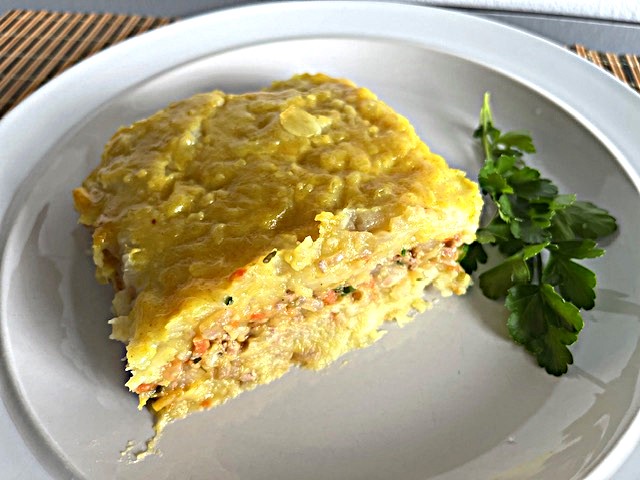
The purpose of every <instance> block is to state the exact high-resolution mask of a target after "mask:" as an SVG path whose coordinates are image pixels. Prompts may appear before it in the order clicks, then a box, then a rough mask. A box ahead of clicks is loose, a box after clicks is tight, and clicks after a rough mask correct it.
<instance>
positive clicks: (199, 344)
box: [193, 335, 211, 356]
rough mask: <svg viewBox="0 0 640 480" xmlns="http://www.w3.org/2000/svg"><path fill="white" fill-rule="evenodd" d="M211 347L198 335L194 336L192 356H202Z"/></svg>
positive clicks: (208, 342)
mask: <svg viewBox="0 0 640 480" xmlns="http://www.w3.org/2000/svg"><path fill="white" fill-rule="evenodd" d="M210 346H211V342H210V341H209V340H208V339H206V338H204V337H201V336H200V335H196V336H195V337H194V338H193V353H194V355H197V356H202V355H204V353H205V352H206V351H207V350H209V347H210Z"/></svg>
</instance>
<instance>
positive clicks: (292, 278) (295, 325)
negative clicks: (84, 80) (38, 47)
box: [73, 74, 481, 428]
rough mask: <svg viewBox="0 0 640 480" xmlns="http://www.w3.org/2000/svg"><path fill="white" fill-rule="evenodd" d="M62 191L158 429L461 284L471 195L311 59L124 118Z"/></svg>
mask: <svg viewBox="0 0 640 480" xmlns="http://www.w3.org/2000/svg"><path fill="white" fill-rule="evenodd" d="M73 195H74V201H75V206H76V209H77V210H78V212H79V213H80V222H81V223H83V224H85V225H87V226H88V227H90V228H91V229H92V232H93V259H94V261H95V264H96V276H97V279H98V280H99V281H100V282H103V283H110V284H111V285H113V287H114V289H115V297H114V299H113V310H114V313H115V316H114V318H113V319H112V320H111V325H112V327H113V334H112V338H114V339H117V340H119V341H121V342H123V343H124V344H125V345H126V362H127V367H126V368H127V370H129V372H130V373H131V377H130V379H129V381H128V382H127V387H128V388H129V389H130V390H131V391H133V392H135V393H136V394H137V395H138V396H139V401H140V406H141V407H142V406H143V405H149V406H150V408H151V410H152V411H153V412H154V413H155V415H156V418H157V425H158V426H159V428H161V427H162V426H163V425H165V424H166V423H167V422H169V421H171V420H174V419H177V418H181V417H184V416H186V415H187V414H189V413H191V412H194V411H197V410H202V409H207V408H210V407H213V406H215V405H218V404H220V403H222V402H224V401H225V400H227V399H229V398H232V397H234V396H236V395H238V394H239V393H241V392H243V391H245V390H250V389H252V388H254V387H256V386H257V385H260V384H264V383H267V382H270V381H272V380H274V379H276V378H278V377H280V376H282V375H283V374H284V373H286V372H287V371H288V370H289V369H290V368H291V367H293V366H299V367H305V368H312V369H320V368H323V367H325V366H327V365H328V364H330V363H331V362H333V361H334V360H335V359H336V358H338V357H339V356H341V355H342V354H344V353H345V352H347V351H349V350H352V349H356V348H361V347H364V346H367V345H370V344H371V343H372V342H374V341H375V340H376V339H378V338H379V337H380V336H381V330H380V328H381V326H382V325H383V323H384V322H385V321H389V320H394V319H395V320H397V321H400V322H405V321H407V320H408V319H410V318H411V315H412V313H413V312H415V311H422V310H424V309H425V308H426V306H427V305H426V303H425V301H424V299H423V291H424V289H425V287H427V286H430V285H431V286H433V287H435V289H437V290H439V291H440V292H441V293H442V295H445V296H447V295H450V294H452V293H454V294H461V293H463V292H464V291H465V290H466V288H467V286H468V284H469V278H468V276H467V275H466V274H465V273H464V272H463V271H462V270H461V268H460V267H459V265H458V263H457V262H456V258H457V248H458V247H459V246H460V245H461V244H462V243H466V242H471V241H472V240H473V239H474V232H475V230H476V228H477V225H478V217H479V213H480V209H481V198H480V196H479V192H478V188H477V186H476V184H474V183H473V182H471V181H469V180H468V179H467V178H466V177H465V175H464V174H463V173H462V172H461V171H458V170H454V169H451V168H449V167H448V166H447V165H446V163H445V161H444V160H443V159H442V158H441V157H439V156H438V155H435V154H433V153H432V152H431V151H430V150H429V148H428V147H427V146H426V145H425V144H424V143H423V142H422V141H421V140H420V139H419V138H418V136H417V135H416V133H415V131H414V129H413V127H412V126H411V125H410V124H409V122H408V120H407V119H406V118H404V117H403V116H401V115H399V114H398V113H396V112H394V111H393V110H392V109H391V108H390V107H389V106H388V105H386V104H385V103H384V102H382V101H380V100H379V99H378V98H376V96H375V95H374V94H373V93H371V92H370V91H369V90H367V89H365V88H359V87H357V86H356V85H354V84H353V83H352V82H350V81H347V80H342V79H335V78H331V77H328V76H325V75H320V74H318V75H298V76H294V77H293V78H291V79H289V80H286V81H278V82H275V83H273V84H272V85H271V86H270V87H269V88H266V89H265V90H263V91H258V92H253V93H246V94H241V95H231V94H225V93H223V92H221V91H213V92H211V93H204V94H198V95H195V96H193V97H191V98H188V99H186V100H183V101H179V102H177V103H174V104H172V105H170V106H169V107H167V108H166V109H164V110H161V111H159V112H157V113H155V114H154V115H152V116H150V117H149V118H147V119H144V120H141V121H139V122H136V123H134V124H133V125H131V126H126V127H123V128H121V129H120V130H118V132H117V133H116V134H115V135H114V136H113V138H112V139H111V140H110V141H109V143H108V144H107V145H106V147H105V150H104V153H103V156H102V160H101V163H100V165H99V166H98V167H97V168H96V169H95V170H94V171H93V172H92V173H91V174H90V175H89V176H88V178H87V179H86V180H85V181H84V182H83V184H82V186H81V187H79V188H77V189H75V190H74V192H73ZM96 314H97V315H98V313H96Z"/></svg>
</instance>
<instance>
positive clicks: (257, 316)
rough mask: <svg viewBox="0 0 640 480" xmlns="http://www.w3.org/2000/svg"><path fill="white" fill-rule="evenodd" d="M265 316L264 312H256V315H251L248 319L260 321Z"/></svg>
mask: <svg viewBox="0 0 640 480" xmlns="http://www.w3.org/2000/svg"><path fill="white" fill-rule="evenodd" d="M266 316H267V314H266V313H264V312H256V313H252V314H251V316H250V317H249V318H250V319H251V320H260V319H262V318H264V317H266Z"/></svg>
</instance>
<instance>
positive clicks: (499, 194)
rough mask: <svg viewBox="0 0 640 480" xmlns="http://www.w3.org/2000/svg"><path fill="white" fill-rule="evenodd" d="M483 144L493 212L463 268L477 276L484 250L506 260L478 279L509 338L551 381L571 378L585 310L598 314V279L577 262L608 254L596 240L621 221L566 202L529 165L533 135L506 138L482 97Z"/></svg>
mask: <svg viewBox="0 0 640 480" xmlns="http://www.w3.org/2000/svg"><path fill="white" fill-rule="evenodd" d="M473 136H474V137H475V138H478V139H480V141H481V143H482V148H483V150H484V156H485V161H484V165H483V167H482V168H481V169H480V172H479V174H478V181H479V184H480V187H481V189H482V192H483V193H484V194H485V195H486V197H488V200H487V203H488V208H491V209H494V210H495V212H494V214H493V216H492V218H491V220H490V221H489V222H488V223H487V224H485V225H483V226H482V227H481V228H479V229H478V232H477V237H476V241H475V242H473V243H472V244H470V245H465V246H464V248H463V249H462V253H461V258H460V259H459V261H460V264H461V265H462V267H463V268H464V269H465V271H466V272H467V273H472V272H473V271H475V270H476V269H477V268H478V265H479V264H481V263H486V261H487V259H488V255H487V251H486V250H485V247H484V246H485V245H493V246H495V247H497V249H498V250H499V251H500V253H502V254H503V256H506V257H507V258H506V259H504V260H503V261H502V262H501V263H499V264H497V265H496V266H494V267H493V268H490V269H489V270H486V271H484V272H483V273H482V274H480V275H479V278H478V280H479V282H478V283H479V286H480V289H481V290H482V292H483V293H484V295H485V296H487V297H489V298H491V299H499V298H503V297H506V300H505V306H506V308H507V309H508V310H509V312H511V313H510V315H509V318H508V320H507V326H508V329H509V334H510V335H511V337H512V338H513V340H515V341H516V342H517V343H519V344H521V345H523V346H524V347H525V348H526V349H527V350H528V351H529V352H530V353H532V354H533V355H534V356H535V357H536V359H537V360H538V364H539V365H540V366H541V367H543V368H544V369H545V370H546V371H547V372H549V373H550V374H553V375H558V376H559V375H562V374H563V373H566V372H567V367H568V365H569V364H572V363H573V357H572V355H571V352H570V351H569V349H568V347H567V346H568V345H571V344H573V343H574V342H575V341H576V340H577V339H578V333H579V332H580V330H581V329H582V327H583V320H582V316H581V315H580V309H584V310H589V309H591V308H593V307H594V300H595V291H594V288H595V285H596V276H595V274H594V273H593V272H592V271H591V270H589V269H588V268H586V267H584V266H582V265H580V264H579V263H577V262H576V261H575V260H581V259H585V258H596V257H600V256H602V255H603V254H604V250H602V249H601V248H598V246H597V244H596V240H598V239H600V238H602V237H605V236H607V235H610V234H612V233H613V232H615V231H616V229H617V225H616V220H615V219H614V218H613V217H612V216H611V215H610V214H609V213H608V212H607V211H606V210H603V209H601V208H599V207H597V206H595V205H594V204H592V203H589V202H583V201H578V200H576V197H575V195H562V194H560V193H559V192H558V188H557V187H556V186H555V185H554V184H553V183H552V182H551V181H550V180H548V179H546V178H543V177H542V176H541V175H540V172H539V171H538V170H536V169H534V168H531V167H529V166H527V165H526V164H525V162H524V160H523V157H524V155H525V154H527V153H535V147H534V146H533V141H532V139H531V135H530V134H529V133H528V132H524V131H513V132H506V133H502V132H501V131H500V130H498V129H497V128H496V127H495V126H494V124H493V116H492V113H491V108H490V105H489V94H488V93H486V94H485V96H484V104H483V106H482V109H481V111H480V125H479V126H478V128H477V129H476V131H475V132H474V134H473Z"/></svg>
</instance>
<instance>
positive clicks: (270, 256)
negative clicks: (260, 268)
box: [262, 250, 278, 263]
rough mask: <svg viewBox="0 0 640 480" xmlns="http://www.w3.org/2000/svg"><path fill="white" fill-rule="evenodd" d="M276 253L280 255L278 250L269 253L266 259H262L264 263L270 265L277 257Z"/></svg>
mask: <svg viewBox="0 0 640 480" xmlns="http://www.w3.org/2000/svg"><path fill="white" fill-rule="evenodd" d="M276 253H278V251H277V250H274V251H273V252H271V253H269V254H268V255H267V256H266V257H264V258H263V259H262V263H269V262H270V261H271V259H272V258H273V257H275V256H276Z"/></svg>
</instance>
